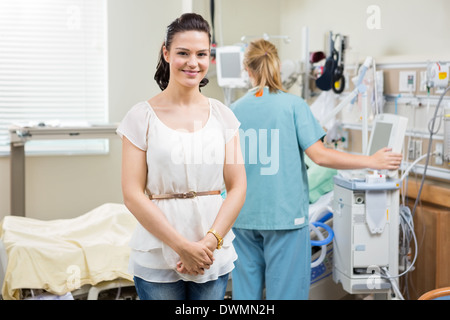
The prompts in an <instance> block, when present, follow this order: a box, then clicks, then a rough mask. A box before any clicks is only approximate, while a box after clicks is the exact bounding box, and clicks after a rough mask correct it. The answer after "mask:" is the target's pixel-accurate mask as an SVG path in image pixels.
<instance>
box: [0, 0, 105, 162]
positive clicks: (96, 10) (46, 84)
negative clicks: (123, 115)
mask: <svg viewBox="0 0 450 320" xmlns="http://www.w3.org/2000/svg"><path fill="white" fill-rule="evenodd" d="M106 37H107V33H106V0H0V154H8V153H9V133H8V128H9V126H10V125H11V124H19V125H48V126H61V125H68V126H81V125H87V124H99V123H105V122H107V120H108V106H107V52H106V51H107V46H106ZM29 144H30V146H29V149H28V151H27V148H28V145H29ZM105 148H106V149H107V143H106V142H105V140H94V141H90V140H89V141H87V140H86V141H69V140H59V141H58V140H55V141H51V142H39V143H34V142H33V143H27V144H26V151H27V152H29V151H30V150H32V152H33V150H34V151H35V152H36V153H38V154H39V153H44V154H45V153H55V152H56V153H58V152H62V153H64V152H69V153H72V152H75V153H76V152H88V153H89V152H93V151H99V152H102V151H106V150H104V149H105ZM29 153H30V152H29Z"/></svg>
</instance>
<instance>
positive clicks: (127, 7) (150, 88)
mask: <svg viewBox="0 0 450 320" xmlns="http://www.w3.org/2000/svg"><path fill="white" fill-rule="evenodd" d="M186 3H190V4H191V6H192V8H193V10H194V11H196V12H198V13H201V14H203V15H204V16H205V17H206V18H208V20H210V17H209V1H208V0H192V1H182V0H168V1H156V0H133V1H132V3H131V1H128V0H108V34H109V36H108V51H109V54H108V66H109V68H108V78H109V84H108V87H109V93H108V98H109V119H110V122H119V121H120V120H121V119H122V118H123V116H124V115H125V113H126V112H127V111H128V109H129V108H130V107H131V106H132V105H133V104H135V103H136V102H138V101H140V100H145V99H148V98H150V97H151V96H153V95H154V94H156V93H158V92H159V89H158V88H157V86H156V84H155V83H154V81H153V74H154V68H155V66H156V61H157V54H158V51H159V48H160V45H161V43H162V40H163V35H164V32H165V27H166V26H167V25H168V24H169V23H170V22H171V21H172V20H173V19H174V18H175V17H177V16H178V15H179V14H181V12H182V10H183V5H186ZM219 4H220V6H221V9H222V11H221V17H220V20H221V22H222V25H217V26H216V27H217V29H216V30H217V32H219V31H220V32H221V38H220V39H223V43H222V44H223V45H229V44H234V43H237V42H239V41H240V38H241V37H242V36H243V35H262V34H263V33H267V34H272V35H277V34H286V35H289V36H290V37H291V39H292V41H291V43H290V44H284V43H282V42H281V41H280V42H277V44H278V45H279V47H280V52H281V56H282V58H289V59H299V58H300V57H301V56H302V31H301V30H302V27H303V26H308V27H309V30H310V49H311V50H312V51H314V50H323V49H324V45H325V35H326V34H327V32H328V31H330V30H333V31H334V32H341V33H343V34H347V35H349V37H350V44H351V47H352V51H353V52H354V54H355V55H356V56H358V57H359V59H364V57H365V56H366V55H372V56H374V57H376V58H377V57H385V58H386V57H387V58H390V57H394V56H395V57H400V56H402V57H406V59H408V58H410V57H413V56H414V57H417V56H419V55H422V56H426V57H430V56H431V55H432V54H435V53H441V52H450V43H449V40H446V39H449V37H448V35H447V34H446V31H447V30H450V21H449V20H447V19H445V14H446V13H448V12H450V2H448V1H446V0H430V1H427V2H424V1H421V0H414V1H411V0H396V1H387V0H377V1H376V3H374V2H373V1H369V0H359V1H351V0H339V1H335V0H320V1H314V0H301V1H299V0H245V1H242V0H222V1H216V6H219ZM372 4H377V5H378V6H379V7H380V9H381V28H380V29H375V30H371V29H368V28H367V24H366V22H367V19H368V17H369V15H368V14H367V12H366V10H367V8H368V6H369V5H372ZM218 9H219V8H218ZM217 16H218V13H216V24H217V23H218V21H217ZM217 36H218V35H217ZM220 39H218V40H220ZM211 75H214V66H212V69H211ZM203 93H204V94H206V95H208V96H212V97H214V98H218V99H221V100H223V93H222V90H221V89H220V88H218V86H217V82H216V81H215V79H214V77H213V76H211V82H210V84H209V85H208V86H207V87H206V88H205V89H204V90H203ZM120 162H121V143H120V140H119V139H118V138H114V139H111V140H110V151H109V153H108V154H106V155H89V156H30V157H27V159H26V210H27V216H29V217H33V218H39V219H46V220H47V219H60V218H71V217H75V216H78V215H80V214H83V213H85V212H87V211H89V210H91V209H93V208H95V207H97V206H99V205H101V204H102V203H105V202H122V194H121V187H120ZM9 170H10V165H9V157H2V158H0V181H1V183H0V218H2V217H3V216H5V215H8V214H9V212H10V203H9V201H10V186H9V180H10V173H9Z"/></svg>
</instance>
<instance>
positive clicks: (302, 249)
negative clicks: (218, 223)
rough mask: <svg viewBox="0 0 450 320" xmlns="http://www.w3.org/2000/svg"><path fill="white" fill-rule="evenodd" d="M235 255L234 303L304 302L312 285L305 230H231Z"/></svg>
mask: <svg viewBox="0 0 450 320" xmlns="http://www.w3.org/2000/svg"><path fill="white" fill-rule="evenodd" d="M233 232H234V233H235V235H236V238H235V239H234V240H233V245H234V247H235V249H236V252H237V254H238V259H237V261H235V268H234V270H233V273H232V289H233V294H232V297H233V300H261V299H263V290H264V288H265V289H266V296H265V298H266V299H267V300H306V299H308V295H309V286H310V283H311V246H310V232H309V228H308V227H303V228H300V229H295V230H246V229H239V228H233Z"/></svg>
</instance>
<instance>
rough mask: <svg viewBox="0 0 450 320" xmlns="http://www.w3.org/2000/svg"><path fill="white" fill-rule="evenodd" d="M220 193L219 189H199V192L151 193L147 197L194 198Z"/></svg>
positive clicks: (158, 198) (152, 198)
mask: <svg viewBox="0 0 450 320" xmlns="http://www.w3.org/2000/svg"><path fill="white" fill-rule="evenodd" d="M220 193H221V192H220V190H215V191H200V192H195V191H189V192H185V193H169V194H152V195H149V196H148V197H149V198H150V200H162V199H191V198H195V197H199V196H211V195H216V194H220Z"/></svg>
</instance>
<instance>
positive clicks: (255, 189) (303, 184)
mask: <svg viewBox="0 0 450 320" xmlns="http://www.w3.org/2000/svg"><path fill="white" fill-rule="evenodd" d="M231 110H233V112H234V114H235V115H236V117H237V118H238V120H239V121H240V122H241V128H240V130H239V131H240V132H239V134H240V139H241V148H242V154H243V156H244V160H245V169H246V173H247V196H246V200H245V203H244V206H243V208H242V210H241V212H240V214H239V216H238V218H237V220H236V223H235V224H234V227H235V228H242V229H252V230H289V229H297V228H301V227H303V226H305V225H307V224H308V211H309V210H308V209H309V189H308V178H307V172H306V166H305V162H304V151H305V150H306V149H308V148H309V147H310V146H311V145H313V144H314V143H316V142H317V141H318V140H320V139H322V138H323V137H324V136H325V132H324V130H323V129H322V127H321V126H320V125H319V123H318V122H317V120H316V119H315V118H314V116H313V114H312V113H311V110H310V108H309V106H308V104H307V103H306V102H305V101H304V100H303V99H302V98H300V97H298V96H295V95H293V94H289V93H285V92H282V91H279V92H278V93H269V89H268V88H265V89H264V92H263V95H262V96H259V97H257V96H255V91H254V90H251V91H249V92H248V93H247V94H246V95H245V96H243V97H242V98H240V99H239V100H238V101H236V102H235V103H233V104H232V105H231Z"/></svg>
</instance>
